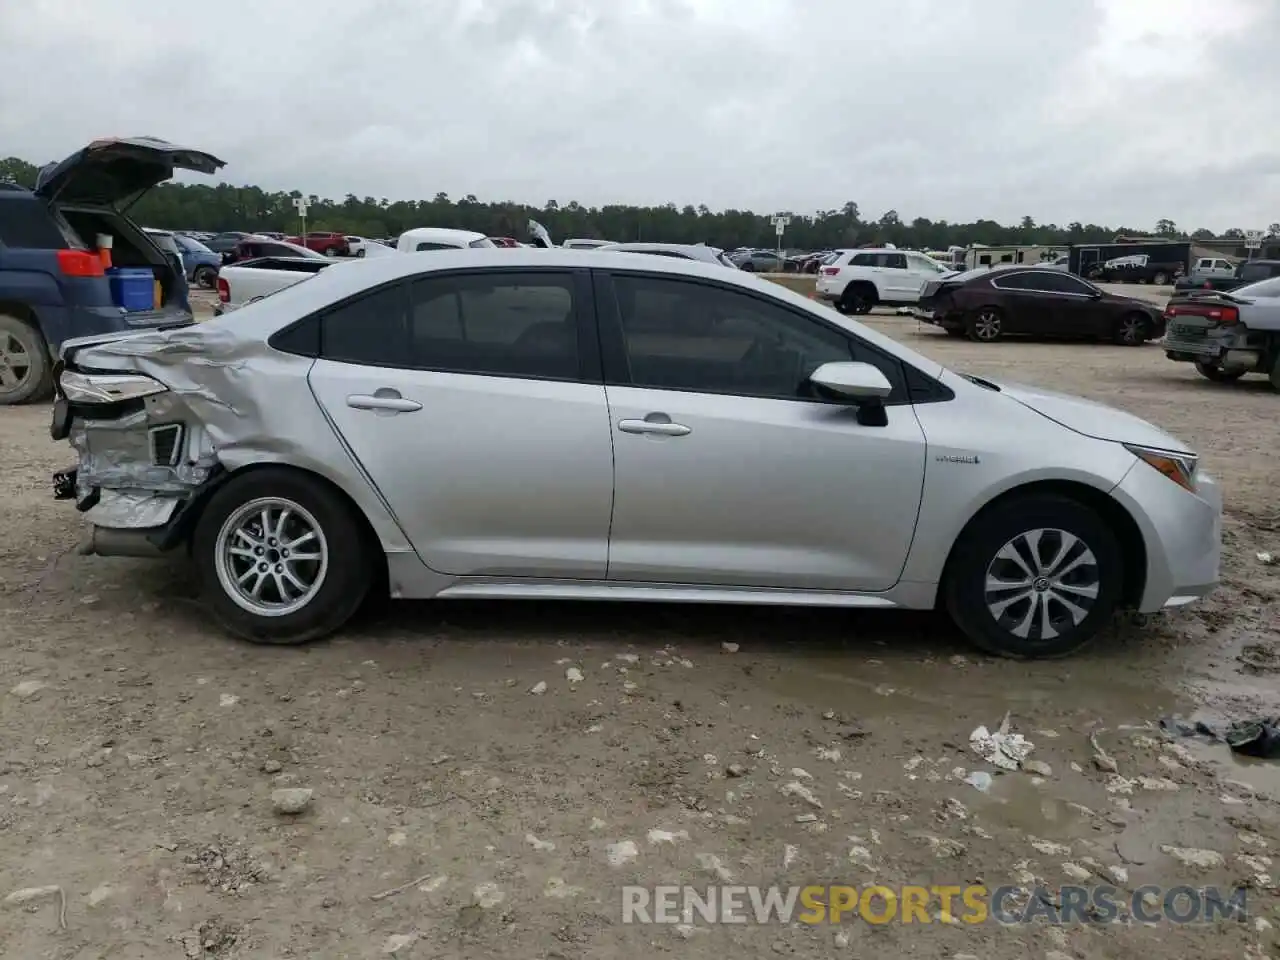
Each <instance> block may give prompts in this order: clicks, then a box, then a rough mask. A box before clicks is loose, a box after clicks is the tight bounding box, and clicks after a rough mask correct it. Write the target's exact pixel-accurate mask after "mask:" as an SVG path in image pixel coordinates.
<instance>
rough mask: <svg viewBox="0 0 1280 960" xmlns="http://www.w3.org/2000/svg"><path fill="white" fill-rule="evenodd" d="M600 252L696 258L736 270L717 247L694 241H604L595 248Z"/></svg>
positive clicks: (678, 258)
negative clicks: (604, 242)
mask: <svg viewBox="0 0 1280 960" xmlns="http://www.w3.org/2000/svg"><path fill="white" fill-rule="evenodd" d="M595 249H596V250H599V251H601V252H612V253H647V254H650V255H651V256H655V257H674V258H675V259H677V260H697V261H698V262H699V263H711V264H715V265H716V266H717V267H727V268H729V269H730V270H737V269H738V265H737V264H736V263H734V262H733V261H732V260H730V259H729V258H728V257H726V256H725V254H724V251H723V250H721V249H720V248H719V247H708V246H706V245H705V244H695V243H606V244H604V245H602V246H598V247H596V248H595Z"/></svg>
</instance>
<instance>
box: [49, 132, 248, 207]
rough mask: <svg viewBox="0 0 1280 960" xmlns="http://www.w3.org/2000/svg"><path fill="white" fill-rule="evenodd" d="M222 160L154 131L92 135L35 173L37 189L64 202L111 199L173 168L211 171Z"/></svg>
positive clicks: (160, 180)
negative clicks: (161, 137) (136, 134)
mask: <svg viewBox="0 0 1280 960" xmlns="http://www.w3.org/2000/svg"><path fill="white" fill-rule="evenodd" d="M224 166H226V163H225V162H224V161H222V160H219V159H218V158H217V157H215V156H213V155H212V154H209V153H203V152H201V151H199V150H192V149H190V148H189V147H180V146H177V145H176V144H172V143H168V142H167V141H164V140H157V139H156V138H154V137H132V138H128V139H118V138H112V139H106V140H95V141H93V143H91V144H89V145H88V146H87V147H85V148H84V149H82V150H78V151H76V152H75V153H73V154H72V155H71V156H69V157H67V159H65V160H63V161H62V162H61V163H51V164H49V165H48V166H46V167H44V168H43V169H41V171H40V173H39V175H38V176H37V177H36V189H35V192H36V194H37V195H39V196H41V197H44V198H45V199H46V200H59V201H62V202H64V203H90V204H95V205H97V204H107V205H114V204H117V203H119V202H120V201H121V200H124V199H125V198H126V197H130V196H132V195H133V194H135V193H140V192H141V191H143V190H148V189H150V188H151V187H154V186H155V185H156V184H158V183H163V182H164V181H165V180H168V179H169V178H171V177H172V176H173V172H174V170H194V171H196V172H197V173H206V174H212V173H216V172H217V171H218V169H219V168H221V167H224Z"/></svg>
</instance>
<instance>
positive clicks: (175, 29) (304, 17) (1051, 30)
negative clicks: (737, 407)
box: [0, 0, 1280, 230]
mask: <svg viewBox="0 0 1280 960" xmlns="http://www.w3.org/2000/svg"><path fill="white" fill-rule="evenodd" d="M144 11H145V12H144ZM0 64H3V68H4V80H3V83H0V156H6V155H10V154H12V155H16V156H20V157H22V158H24V159H28V160H31V161H33V162H37V163H43V162H47V161H49V160H52V159H56V158H60V157H62V156H64V155H66V154H67V153H69V152H71V151H72V150H74V149H76V148H77V147H79V146H82V145H83V144H84V143H85V142H87V141H88V140H90V139H93V138H95V137H98V136H105V135H115V134H120V135H136V134H151V135H155V136H160V137H164V138H166V139H170V140H175V141H179V142H182V143H185V144H189V145H191V146H197V147H202V148H205V149H208V150H210V151H212V152H214V153H216V154H218V155H219V156H220V157H222V159H224V160H226V161H227V166H226V168H225V171H224V174H225V177H226V179H228V180H229V181H231V182H233V183H254V184H258V185H260V186H263V187H266V188H269V189H294V188H296V189H300V190H303V191H304V192H307V193H316V194H320V195H323V196H331V197H342V196H344V195H345V194H347V193H348V192H350V193H355V194H357V195H359V196H362V197H363V196H366V195H372V196H375V197H388V198H390V199H393V200H394V199H421V198H428V197H430V196H433V195H434V194H435V193H436V192H438V191H441V190H443V191H445V192H446V193H448V194H449V195H450V196H452V197H455V198H456V197H459V196H462V195H464V194H467V193H474V194H475V195H476V196H477V197H479V198H480V199H482V200H499V199H510V200H518V201H522V202H528V203H534V204H538V205H541V204H542V203H544V202H545V201H546V200H548V199H550V198H554V199H556V200H558V201H559V202H561V203H564V202H567V201H569V200H578V201H579V202H580V203H583V204H588V205H599V204H605V203H610V202H614V203H663V202H667V201H670V202H673V203H676V204H678V205H684V204H686V203H691V204H695V205H696V204H699V203H706V204H707V205H708V206H710V207H712V208H714V209H722V208H727V207H737V208H739V209H753V210H756V211H760V212H771V211H774V210H791V211H794V212H797V213H809V212H812V211H814V210H817V209H822V208H830V207H838V206H840V205H841V204H843V203H844V202H845V201H846V200H854V201H856V202H857V203H858V205H859V207H860V209H861V211H862V213H863V216H864V217H868V218H874V217H878V216H879V215H880V214H881V213H883V212H884V211H885V210H887V209H890V208H892V209H896V210H897V211H898V212H899V214H900V215H901V216H902V218H903V219H904V220H910V219H911V218H912V217H916V216H926V217H929V218H931V219H948V220H953V221H964V220H972V219H975V218H977V217H991V218H993V219H996V220H1000V221H1002V222H1015V221H1016V220H1018V219H1019V218H1020V217H1021V216H1023V215H1024V214H1030V215H1032V216H1033V217H1035V218H1036V220H1037V221H1038V222H1049V221H1054V222H1058V223H1062V224H1065V223H1067V222H1069V221H1072V220H1080V221H1084V222H1097V223H1103V224H1109V225H1118V224H1120V223H1124V224H1128V225H1130V226H1134V227H1153V226H1154V224H1155V221H1156V220H1157V219H1158V218H1161V217H1169V218H1171V219H1173V220H1174V221H1176V222H1177V223H1178V225H1179V226H1181V227H1183V228H1185V229H1193V228H1196V227H1209V228H1210V229H1215V230H1223V229H1225V228H1227V227H1241V228H1246V229H1247V228H1252V227H1265V226H1266V225H1267V224H1269V223H1272V222H1274V221H1277V220H1280V124H1277V123H1276V122H1275V120H1276V117H1277V106H1276V104H1277V99H1276V98H1277V93H1276V91H1277V90H1278V89H1280V0H305V2H294V0H216V2H214V3H212V4H206V5H199V4H197V5H192V4H190V3H176V2H169V3H158V2H138V0H92V2H87V0H22V2H18V0H14V2H0Z"/></svg>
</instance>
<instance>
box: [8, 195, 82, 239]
mask: <svg viewBox="0 0 1280 960" xmlns="http://www.w3.org/2000/svg"><path fill="white" fill-rule="evenodd" d="M0 246H5V247H15V248H20V249H25V250H61V249H62V248H63V247H65V246H67V241H66V238H65V237H64V236H63V234H62V231H61V230H59V229H58V225H57V223H55V222H54V219H53V217H52V215H51V214H50V213H49V209H48V208H47V207H46V206H45V205H44V204H43V203H42V202H41V201H40V200H38V199H36V198H35V197H25V196H24V197H11V198H8V199H4V200H0Z"/></svg>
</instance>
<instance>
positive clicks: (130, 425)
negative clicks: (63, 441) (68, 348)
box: [67, 393, 217, 526]
mask: <svg viewBox="0 0 1280 960" xmlns="http://www.w3.org/2000/svg"><path fill="white" fill-rule="evenodd" d="M145 403H146V408H145V409H144V410H142V411H140V412H138V413H134V414H130V415H129V416H126V417H121V418H119V419H117V420H79V419H77V420H75V421H73V423H72V426H71V434H70V436H69V437H68V438H67V439H68V441H69V442H70V443H71V446H73V447H75V449H76V452H77V453H79V454H80V465H79V471H78V473H77V474H76V487H77V491H78V492H79V493H80V494H81V495H82V496H83V495H84V494H86V493H87V492H88V491H89V490H91V489H92V488H93V487H103V488H105V489H116V490H142V491H150V492H151V493H173V494H183V495H186V494H189V493H190V492H191V491H192V490H194V489H195V488H196V487H198V486H200V484H202V483H204V482H205V481H206V480H208V479H209V473H210V471H211V470H212V469H213V467H214V465H215V464H216V463H217V457H216V456H215V453H214V450H213V447H212V445H211V443H210V441H209V438H208V434H207V433H206V432H205V431H203V430H199V429H193V430H188V431H187V432H186V435H185V436H184V437H183V451H182V455H181V457H180V458H179V460H178V463H177V464H175V465H174V466H166V465H156V464H154V463H152V456H151V434H150V431H151V428H152V427H158V426H162V425H164V424H171V423H182V424H186V423H187V422H188V421H189V420H191V419H192V411H191V410H189V409H188V408H187V405H186V404H185V403H184V401H183V399H182V397H181V396H179V395H177V394H173V393H168V394H164V393H162V394H156V395H155V396H151V397H147V398H146V401H145ZM105 526H110V524H105Z"/></svg>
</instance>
